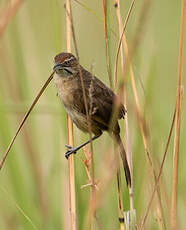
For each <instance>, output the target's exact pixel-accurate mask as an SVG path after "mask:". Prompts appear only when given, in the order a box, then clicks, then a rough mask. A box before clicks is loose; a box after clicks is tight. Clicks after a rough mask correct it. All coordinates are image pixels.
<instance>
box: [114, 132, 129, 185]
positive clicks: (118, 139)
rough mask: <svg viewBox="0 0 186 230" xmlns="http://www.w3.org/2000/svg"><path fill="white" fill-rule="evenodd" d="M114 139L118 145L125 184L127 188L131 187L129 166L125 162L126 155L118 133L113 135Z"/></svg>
mask: <svg viewBox="0 0 186 230" xmlns="http://www.w3.org/2000/svg"><path fill="white" fill-rule="evenodd" d="M114 138H115V140H116V142H117V144H118V145H119V150H120V154H121V158H122V161H123V167H124V172H125V178H126V182H127V186H129V187H131V173H130V168H129V164H128V161H127V155H126V152H125V149H124V146H123V143H122V140H121V137H120V135H119V133H114Z"/></svg>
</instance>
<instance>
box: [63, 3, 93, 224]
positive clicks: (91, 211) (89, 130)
mask: <svg viewBox="0 0 186 230" xmlns="http://www.w3.org/2000/svg"><path fill="white" fill-rule="evenodd" d="M70 11H71V14H69V11H68V9H67V8H66V13H67V16H68V18H69V20H70V22H71V23H70V25H71V32H72V38H73V43H74V48H75V53H76V57H77V59H78V63H79V52H78V46H77V40H76V35H75V29H74V23H73V17H72V10H71V4H70ZM78 68H79V75H80V81H81V87H82V92H83V100H84V105H85V111H86V117H87V121H88V132H89V138H90V140H91V139H92V133H91V122H90V117H89V111H88V104H87V98H86V93H85V86H84V81H83V76H82V71H81V67H80V64H79V65H78ZM90 149H91V151H90V152H91V169H92V170H91V171H92V186H91V190H90V191H91V192H90V206H89V207H90V212H89V214H90V223H91V228H94V216H95V211H96V210H95V176H94V175H95V171H94V157H93V145H92V141H91V142H90Z"/></svg>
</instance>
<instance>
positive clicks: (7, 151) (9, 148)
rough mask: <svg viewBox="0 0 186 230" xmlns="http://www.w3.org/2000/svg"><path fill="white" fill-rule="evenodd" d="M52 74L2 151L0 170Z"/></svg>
mask: <svg viewBox="0 0 186 230" xmlns="http://www.w3.org/2000/svg"><path fill="white" fill-rule="evenodd" d="M53 75H54V71H53V72H52V73H51V75H50V76H49V78H48V79H47V81H46V82H45V84H44V85H43V86H42V88H41V90H40V91H39V93H38V94H37V96H36V97H35V99H34V101H33V102H32V104H31V106H30V108H29V109H28V111H27V112H26V114H25V116H24V117H23V119H22V121H21V123H20V124H19V126H18V128H17V130H16V133H15V135H14V136H13V138H12V140H11V142H10V144H9V146H8V148H7V150H6V152H5V153H4V155H3V156H2V158H1V161H0V170H1V169H2V167H3V165H4V163H5V161H6V158H7V156H8V153H9V152H10V150H11V148H12V145H13V144H14V142H15V139H16V137H17V135H18V134H19V132H20V130H21V128H22V127H23V125H24V123H25V121H26V120H27V118H28V116H29V115H30V113H31V111H32V110H33V108H34V106H35V104H36V103H37V101H38V100H39V98H40V97H41V95H42V94H43V92H44V90H45V89H46V87H47V85H48V84H49V83H50V81H51V80H52V78H53Z"/></svg>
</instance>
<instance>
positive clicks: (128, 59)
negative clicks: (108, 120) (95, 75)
mask: <svg viewBox="0 0 186 230" xmlns="http://www.w3.org/2000/svg"><path fill="white" fill-rule="evenodd" d="M147 1H148V0H146V1H144V6H143V7H142V12H141V17H140V21H141V22H142V23H143V22H144V18H145V13H147V11H145V9H146V7H148V9H149V5H150V1H149V2H147ZM132 3H133V2H132ZM132 3H131V6H132ZM146 3H148V4H147V6H146ZM115 7H116V11H117V16H118V23H119V24H121V29H122V27H123V25H122V19H121V15H120V5H119V1H118V0H116V1H115ZM144 11H145V13H144ZM123 28H125V24H124V27H123ZM140 31H141V30H140V27H139V26H138V33H139V32H140ZM138 33H137V34H136V36H135V40H134V46H135V45H136V43H139V37H141V36H140V35H138ZM121 34H122V35H121V38H120V39H121V41H122V42H121V43H120V46H122V44H123V46H124V53H125V67H124V73H123V75H126V73H127V72H128V68H129V74H130V78H131V84H132V90H133V94H134V98H135V104H136V105H135V106H136V113H137V117H138V123H139V128H140V132H141V135H142V140H143V145H144V149H145V152H146V159H147V162H148V166H149V169H150V172H151V174H152V176H153V178H154V181H155V183H156V180H157V177H156V174H155V170H154V168H153V164H152V160H151V158H150V154H149V150H148V140H147V136H146V132H145V126H144V120H143V116H142V113H141V109H140V103H139V97H138V93H137V89H136V84H135V78H134V71H133V68H132V64H131V60H132V57H133V55H134V51H133V52H132V54H131V56H130V57H129V51H128V45H127V41H126V37H125V34H124V29H123V32H122V33H121ZM132 50H134V49H132ZM121 60H122V58H121ZM116 74H117V67H116V66H115V77H114V79H115V80H117V76H116ZM124 83H125V82H123V85H125V84H124ZM129 151H130V148H129ZM129 160H130V161H131V159H130V158H129ZM130 163H131V162H130ZM130 166H131V171H132V164H130ZM131 175H132V172H131ZM152 186H153V185H152ZM129 192H130V207H131V211H132V210H134V209H133V180H132V187H131V189H130V191H129ZM157 197H158V206H159V212H158V213H157V214H158V215H159V216H161V219H162V229H166V224H165V219H164V215H163V208H162V203H161V195H160V192H159V188H158V189H157ZM133 213H134V212H133ZM134 215H135V213H134ZM134 218H135V217H134Z"/></svg>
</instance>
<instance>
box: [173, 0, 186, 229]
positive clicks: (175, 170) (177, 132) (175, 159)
mask: <svg viewBox="0 0 186 230" xmlns="http://www.w3.org/2000/svg"><path fill="white" fill-rule="evenodd" d="M184 14H185V5H184V0H181V23H180V41H179V60H178V86H177V96H176V119H175V120H176V121H175V136H174V154H173V175H172V200H171V217H170V220H171V221H170V225H171V229H172V230H175V229H176V228H177V189H178V188H177V187H178V160H179V146H180V123H181V101H182V95H183V89H182V73H183V44H184V20H185V15H184Z"/></svg>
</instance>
